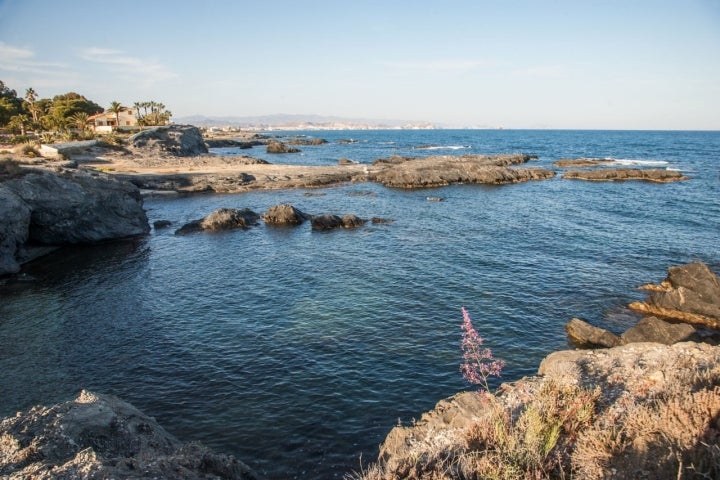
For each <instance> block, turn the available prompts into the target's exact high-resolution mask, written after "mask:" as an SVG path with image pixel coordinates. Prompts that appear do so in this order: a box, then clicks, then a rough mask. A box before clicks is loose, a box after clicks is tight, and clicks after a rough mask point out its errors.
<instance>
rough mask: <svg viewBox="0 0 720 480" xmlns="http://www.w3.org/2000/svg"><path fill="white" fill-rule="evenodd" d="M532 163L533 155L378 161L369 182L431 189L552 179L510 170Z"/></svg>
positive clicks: (536, 172)
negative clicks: (456, 185) (377, 167)
mask: <svg viewBox="0 0 720 480" xmlns="http://www.w3.org/2000/svg"><path fill="white" fill-rule="evenodd" d="M530 159H531V156H530V155H463V156H460V157H457V156H452V155H436V156H430V157H424V158H408V157H391V158H389V159H378V160H376V161H375V162H374V163H373V165H375V166H381V167H383V168H379V169H376V170H375V171H373V172H371V173H370V174H369V175H368V179H369V180H371V181H375V182H378V183H381V184H383V185H385V186H387V187H396V188H430V187H440V186H446V185H452V184H457V183H482V184H492V185H500V184H507V183H517V182H523V181H528V180H542V179H546V178H551V177H553V176H554V175H555V173H554V172H552V171H550V170H547V169H543V168H510V166H511V165H518V164H522V163H525V162H527V161H528V160H530Z"/></svg>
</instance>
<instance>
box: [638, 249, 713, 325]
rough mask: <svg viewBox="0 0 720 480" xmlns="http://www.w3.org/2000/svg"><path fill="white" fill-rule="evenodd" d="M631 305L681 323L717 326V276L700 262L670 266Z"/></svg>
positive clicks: (639, 309)
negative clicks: (662, 278)
mask: <svg viewBox="0 0 720 480" xmlns="http://www.w3.org/2000/svg"><path fill="white" fill-rule="evenodd" d="M630 308H632V309H634V310H638V311H641V312H645V313H649V314H651V315H657V316H659V317H665V318H670V319H674V320H678V321H681V322H686V323H692V324H697V325H704V326H707V327H710V328H716V329H717V328H720V279H718V276H717V275H716V274H715V273H714V272H713V271H712V270H710V267H708V266H707V265H706V264H704V263H702V262H693V263H690V264H687V265H681V266H676V267H670V268H669V269H668V276H667V278H666V279H665V281H663V282H662V283H661V284H660V285H658V286H655V287H654V291H652V292H650V294H649V295H648V297H647V298H646V299H645V300H644V301H643V302H634V303H632V304H630Z"/></svg>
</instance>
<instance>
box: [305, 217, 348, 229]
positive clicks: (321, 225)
mask: <svg viewBox="0 0 720 480" xmlns="http://www.w3.org/2000/svg"><path fill="white" fill-rule="evenodd" d="M311 223H312V229H313V230H318V231H322V230H333V229H335V228H342V226H343V221H342V218H340V217H338V216H337V215H315V216H313V217H312V221H311Z"/></svg>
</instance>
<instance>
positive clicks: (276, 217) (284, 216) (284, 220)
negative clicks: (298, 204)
mask: <svg viewBox="0 0 720 480" xmlns="http://www.w3.org/2000/svg"><path fill="white" fill-rule="evenodd" d="M262 218H263V220H264V221H265V223H266V224H267V225H300V224H301V223H303V222H304V221H305V220H306V219H307V218H308V216H307V215H306V214H305V213H303V212H301V211H300V210H298V209H297V208H295V207H293V206H292V205H288V204H282V205H274V206H272V207H270V208H269V209H268V210H267V212H265V215H263V217H262Z"/></svg>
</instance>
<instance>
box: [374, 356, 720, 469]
mask: <svg viewBox="0 0 720 480" xmlns="http://www.w3.org/2000/svg"><path fill="white" fill-rule="evenodd" d="M678 359H682V361H678ZM719 362H720V347H714V346H710V345H707V344H696V343H693V342H685V343H677V344H675V345H672V346H666V345H661V344H657V343H632V344H628V345H624V346H619V347H614V348H609V349H603V350H568V351H560V352H555V353H552V354H550V355H549V356H548V357H547V358H545V359H544V360H543V361H542V363H541V365H540V368H539V370H538V375H539V376H536V377H526V378H523V379H521V380H519V381H517V382H514V383H512V384H503V385H502V386H501V387H500V388H499V389H498V393H497V394H495V395H493V396H490V395H487V394H483V393H478V392H464V393H459V394H457V395H454V396H452V397H450V398H448V399H445V400H441V401H440V402H439V403H438V404H437V405H436V406H435V408H434V409H432V410H431V411H429V412H426V413H424V414H423V415H422V417H421V418H420V419H419V420H417V421H414V422H413V424H412V425H411V426H397V427H395V428H393V429H392V430H391V431H390V433H389V434H388V436H387V437H386V439H385V441H384V443H383V444H382V445H381V447H380V454H379V457H378V463H377V464H376V465H372V466H369V467H366V468H365V471H366V472H368V473H367V474H366V475H365V476H364V477H363V478H364V479H366V480H378V479H383V480H392V479H401V478H483V477H482V476H481V475H479V474H478V473H477V472H478V470H479V469H480V468H486V467H490V470H491V471H493V472H499V471H503V470H501V469H502V468H508V469H509V470H510V471H514V472H515V473H514V474H512V475H511V476H510V477H502V476H500V475H498V478H500V477H502V478H523V477H524V475H523V473H524V472H523V468H527V469H529V470H532V468H534V464H533V461H535V462H543V461H544V462H547V465H550V466H552V467H553V470H552V471H545V473H544V475H542V478H582V479H596V478H655V479H668V480H670V479H672V480H674V479H676V478H685V476H683V475H682V474H687V475H689V476H692V475H693V474H694V473H695V474H697V473H698V472H700V473H703V474H707V475H708V476H707V478H717V477H716V475H718V474H719V473H720V461H719V460H718V457H716V456H714V454H713V453H712V452H714V451H716V449H718V448H720V445H719V439H720V429H719V427H718V425H717V423H716V420H717V417H718V415H719V414H720V392H718V390H717V388H716V387H715V385H717V383H718V381H720V363H719ZM652 399H655V400H652ZM583 405H589V408H588V409H586V410H584V413H582V414H578V412H579V411H581V410H579V409H581V408H582V407H583ZM553 413H557V414H558V417H557V418H555V417H553ZM575 415H577V416H575ZM676 418H682V419H683V420H680V421H675V420H674V419H676ZM509 419H513V420H512V421H511V420H509ZM506 422H507V423H506ZM545 422H547V423H545ZM556 422H557V423H556ZM553 425H556V427H554V426H553ZM499 429H500V431H501V432H502V433H500V434H499V433H498V431H499ZM546 429H547V430H546ZM553 429H555V430H553ZM609 429H611V430H613V431H614V432H622V434H618V436H617V437H614V436H612V435H610V434H609V433H608V432H609ZM553 432H554V433H553ZM505 435H509V436H512V435H519V438H517V437H514V438H512V437H506V436H505ZM538 441H540V442H545V443H541V444H536V443H535V442H538ZM478 442H480V443H478ZM547 442H551V443H549V444H548V443H547ZM546 445H547V446H546ZM548 448H549V450H547V449H548ZM518 451H520V452H524V453H526V454H528V457H530V455H529V454H537V455H538V458H536V459H533V458H517V457H514V456H513V454H514V453H515V452H518ZM543 452H544V453H543ZM543 455H545V457H543ZM555 455H557V457H555ZM483 460H484V462H483ZM495 462H497V463H495ZM525 462H527V463H525ZM446 465H452V466H453V469H452V472H454V473H453V474H449V475H446V476H443V475H440V476H434V473H437V472H440V471H443V472H446V471H445V470H443V468H445V467H444V466H446ZM486 471H487V470H486ZM447 472H449V470H448V471H447ZM505 472H506V473H507V470H505ZM639 472H643V474H642V475H640V477H638V475H639ZM679 472H680V473H679ZM525 478H529V477H525ZM533 478H534V477H533Z"/></svg>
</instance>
